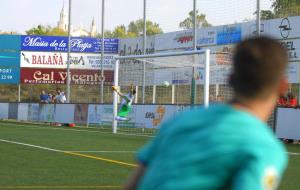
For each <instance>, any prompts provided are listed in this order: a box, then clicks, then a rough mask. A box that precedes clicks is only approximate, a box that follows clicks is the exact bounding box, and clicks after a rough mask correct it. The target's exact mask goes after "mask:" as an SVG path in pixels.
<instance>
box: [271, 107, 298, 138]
mask: <svg viewBox="0 0 300 190" xmlns="http://www.w3.org/2000/svg"><path fill="white" fill-rule="evenodd" d="M299 114H300V109H295V108H278V109H277V117H276V136H277V137H278V138H284V139H295V140H300V125H299V123H300V117H299Z"/></svg>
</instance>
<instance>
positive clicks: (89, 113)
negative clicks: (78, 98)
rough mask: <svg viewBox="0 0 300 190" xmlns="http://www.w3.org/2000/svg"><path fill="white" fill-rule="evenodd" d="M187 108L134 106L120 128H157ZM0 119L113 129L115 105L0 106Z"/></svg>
mask: <svg viewBox="0 0 300 190" xmlns="http://www.w3.org/2000/svg"><path fill="white" fill-rule="evenodd" d="M187 108H189V106H188V105H138V104H137V105H134V106H133V109H132V112H131V113H130V115H129V118H130V121H128V122H123V123H122V124H121V125H120V126H126V127H131V128H157V127H158V126H159V125H160V124H161V123H162V122H163V121H165V120H167V119H170V118H172V117H174V116H175V115H176V114H177V113H178V112H181V111H183V110H185V109H187ZM0 119H13V120H18V121H29V122H49V123H76V124H78V125H90V124H91V125H94V124H95V125H96V126H111V125H112V120H113V105H112V104H40V103H0Z"/></svg>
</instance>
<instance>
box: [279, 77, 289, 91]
mask: <svg viewBox="0 0 300 190" xmlns="http://www.w3.org/2000/svg"><path fill="white" fill-rule="evenodd" d="M288 88H289V82H288V79H287V78H286V77H284V78H283V79H281V80H280V82H279V88H278V94H279V95H283V94H285V93H286V92H287V90H288Z"/></svg>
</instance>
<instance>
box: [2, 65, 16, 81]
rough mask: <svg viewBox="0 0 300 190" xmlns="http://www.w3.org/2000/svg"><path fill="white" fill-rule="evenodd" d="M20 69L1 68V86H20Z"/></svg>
mask: <svg viewBox="0 0 300 190" xmlns="http://www.w3.org/2000/svg"><path fill="white" fill-rule="evenodd" d="M19 83H20V68H0V84H19Z"/></svg>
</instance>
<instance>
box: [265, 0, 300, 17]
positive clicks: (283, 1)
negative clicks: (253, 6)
mask: <svg viewBox="0 0 300 190" xmlns="http://www.w3.org/2000/svg"><path fill="white" fill-rule="evenodd" d="M272 2H273V3H272V10H262V11H261V19H262V20H268V19H274V18H283V17H289V16H299V15H300V0H272Z"/></svg>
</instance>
